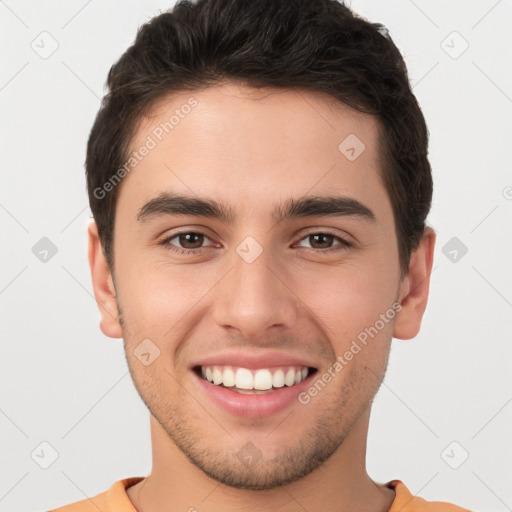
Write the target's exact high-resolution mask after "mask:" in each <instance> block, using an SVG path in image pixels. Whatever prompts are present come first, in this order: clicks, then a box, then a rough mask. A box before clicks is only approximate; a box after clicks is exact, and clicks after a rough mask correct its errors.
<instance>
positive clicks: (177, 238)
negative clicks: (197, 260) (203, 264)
mask: <svg viewBox="0 0 512 512" xmlns="http://www.w3.org/2000/svg"><path fill="white" fill-rule="evenodd" d="M206 240H208V241H210V242H211V240H210V238H209V237H208V236H207V235H206V234H205V233H201V232H199V231H181V232H180V233H174V234H173V235H171V236H168V237H167V238H165V239H164V240H162V241H161V242H160V244H161V245H163V246H164V247H165V248H167V249H171V250H173V251H176V252H180V253H183V252H184V251H190V253H193V252H194V251H197V252H199V251H200V250H201V249H202V248H203V247H208V245H213V244H211V243H210V244H208V245H204V243H205V241H206Z"/></svg>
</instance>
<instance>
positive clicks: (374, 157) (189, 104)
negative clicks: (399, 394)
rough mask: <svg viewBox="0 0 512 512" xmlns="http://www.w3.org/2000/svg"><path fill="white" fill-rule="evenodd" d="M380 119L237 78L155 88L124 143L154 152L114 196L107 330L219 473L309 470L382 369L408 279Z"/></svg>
mask: <svg viewBox="0 0 512 512" xmlns="http://www.w3.org/2000/svg"><path fill="white" fill-rule="evenodd" d="M191 98H193V99H191ZM173 115H174V118H171V116H173ZM170 119H171V121H169V120H170ZM165 123H167V125H166V124H165ZM169 123H171V124H169ZM378 134H379V132H378V125H377V121H376V119H375V118H373V117H371V116H368V115H365V114H361V113H359V112H356V111H354V110H352V109H350V108H349V107H346V106H344V105H342V104H340V103H339V102H335V101H334V100H333V99H331V98H330V97H329V96H327V95H323V94H321V93H316V92H311V91H299V90H288V91H285V90H277V89H265V90H256V89H253V88H249V87H242V86H239V85H236V84H234V83H226V84H224V85H221V86H217V87H212V88H209V89H206V90H202V91H197V92H193V93H183V94H179V95H174V96H172V97H168V98H164V99H162V100H161V101H159V102H158V104H157V105H155V106H154V108H153V110H152V112H151V114H150V115H149V116H148V117H147V118H145V119H144V120H143V121H142V122H141V124H140V125H139V126H138V127H137V131H136V135H135V137H134V139H133V141H132V148H131V149H132V151H136V150H139V149H140V148H141V147H143V146H146V147H148V148H149V150H148V151H144V150H142V151H140V152H139V156H141V155H142V153H145V155H144V156H141V158H140V161H138V162H137V164H136V166H135V168H133V170H131V171H130V173H129V174H128V175H127V176H126V177H125V178H124V180H123V182H122V183H121V185H119V186H120V190H119V196H118V200H117V206H116V219H115V234H114V268H115V275H114V282H115V295H116V301H117V302H116V307H117V308H118V310H119V312H120V313H121V317H120V319H113V317H112V316H108V315H105V317H104V319H103V320H102V329H103V332H105V333H106V334H108V335H109V336H116V335H117V336H119V337H120V336H122V337H123V338H124V343H125V350H126V357H127V361H128V365H129V368H130V372H131V375H132V378H133V380H134V383H135V386H136V388H137V390H138V392H139V393H140V396H141V397H142V399H143V401H144V402H145V404H146V405H147V407H148V409H149V411H150V412H151V414H152V416H153V417H154V418H155V419H156V420H157V421H158V423H159V424H160V425H161V427H162V428H163V429H164V430H165V432H166V434H167V435H168V438H169V439H172V441H173V442H174V443H175V445H176V446H178V447H179V449H180V450H181V451H182V452H183V453H184V454H185V455H186V456H187V457H188V459H189V460H190V461H191V462H192V463H193V464H195V465H196V466H197V467H198V468H200V469H201V470H202V471H204V472H205V473H206V474H208V475H210V476H211V477H213V478H214V479H216V480H218V481H220V482H223V483H225V484H227V485H231V486H235V487H242V488H252V489H269V488H273V487H276V486H278V485H282V484H283V483H287V482H291V481H294V480H297V479H298V478H301V477H303V476H304V475H307V474H308V473H310V472H311V471H313V470H314V469H315V468H317V467H318V466H319V465H321V464H322V462H324V461H325V460H326V459H327V458H329V457H330V456H331V455H333V453H335V452H336V450H337V449H338V448H339V447H340V446H341V445H342V443H343V441H344V439H346V438H347V436H348V435H349V434H350V432H351V429H352V428H353V426H354V424H355V423H356V422H357V420H358V419H359V418H360V417H361V415H362V414H363V413H364V412H365V411H367V410H368V409H369V407H370V405H371V401H372V399H373V398H374V395H375V393H376V391H377V389H378V387H379V385H380V383H381V381H382V378H383V376H384V372H385V369H386V365H387V359H388V354H389V348H390V343H391V337H392V335H393V328H394V324H395V323H396V322H397V321H398V316H399V315H403V314H404V313H403V311H401V312H398V310H399V309H400V307H401V306H398V309H397V304H398V303H399V301H401V300H402V299H403V298H404V296H406V294H407V291H408V290H409V283H408V281H407V279H405V280H401V279H400V267H399V259H398V247H397V239H396V234H395V227H394V219H393V212H392V207H391V204H390V201H389V198H388V195H387V193H386V190H385V188H384V185H383V181H382V177H381V170H380V168H379V151H378V145H377V138H378ZM347 137H348V139H347ZM344 141H345V142H344ZM340 144H341V146H340ZM363 145H364V146H363ZM171 196H172V197H174V199H172V197H171ZM177 196H180V197H177ZM308 198H309V199H308ZM397 301H398V302H397ZM365 333H366V335H365ZM370 333H371V334H370ZM363 340H365V342H363ZM356 347H359V349H357V348H356ZM212 380H213V382H211V381H212ZM254 388H256V389H254Z"/></svg>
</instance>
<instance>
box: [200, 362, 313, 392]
mask: <svg viewBox="0 0 512 512" xmlns="http://www.w3.org/2000/svg"><path fill="white" fill-rule="evenodd" d="M193 370H194V372H195V373H196V374H197V375H198V376H199V377H200V378H202V379H204V380H207V381H208V382H210V383H211V384H213V385H215V386H220V387H224V388H226V389H228V390H230V391H234V392H236V393H242V394H250V395H261V394H267V393H273V392H275V391H277V390H279V389H282V388H286V387H293V386H295V385H297V384H299V383H300V382H302V381H304V380H305V379H307V378H308V377H309V376H311V375H313V374H314V373H316V371H317V369H316V368H313V367H310V366H277V367H272V368H258V369H249V368H241V367H237V366H231V365H211V366H196V367H194V368H193Z"/></svg>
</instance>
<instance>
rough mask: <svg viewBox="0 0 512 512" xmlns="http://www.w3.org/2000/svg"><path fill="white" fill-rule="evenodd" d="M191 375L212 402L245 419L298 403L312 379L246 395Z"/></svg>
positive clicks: (262, 415)
mask: <svg viewBox="0 0 512 512" xmlns="http://www.w3.org/2000/svg"><path fill="white" fill-rule="evenodd" d="M192 373H193V375H194V377H195V378H196V380H198V381H199V386H200V387H201V388H202V389H203V390H204V391H205V393H206V394H207V395H208V396H209V397H210V398H211V399H212V400H213V402H215V403H216V404H217V405H219V406H220V407H221V408H223V409H224V410H226V411H228V412H229V413H231V414H234V415H236V416H242V417H246V418H264V417H265V416H271V415H272V414H276V413H277V412H279V411H282V410H284V409H286V408H287V407H289V406H291V405H292V404H293V403H300V402H299V400H298V396H299V395H300V393H302V392H303V391H305V390H306V389H307V387H308V386H309V380H310V378H311V377H312V375H308V377H307V378H306V379H304V380H303V381H301V382H299V383H298V384H295V385H293V386H284V387H282V388H278V389H276V390H275V391H272V392H271V393H265V394H262V395H256V394H254V395H246V394H242V393H237V392H236V391H230V390H229V389H227V388H225V387H223V386H216V385H215V384H212V383H211V382H209V381H207V380H206V379H203V378H201V377H199V375H197V373H195V372H194V371H192Z"/></svg>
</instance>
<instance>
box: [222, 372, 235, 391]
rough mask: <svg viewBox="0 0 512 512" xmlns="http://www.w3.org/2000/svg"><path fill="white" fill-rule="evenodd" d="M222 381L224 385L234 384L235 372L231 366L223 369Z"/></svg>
mask: <svg viewBox="0 0 512 512" xmlns="http://www.w3.org/2000/svg"><path fill="white" fill-rule="evenodd" d="M222 383H223V384H224V386H226V387H233V386H234V385H235V372H234V371H233V370H232V369H231V368H226V369H225V370H224V373H223V375H222Z"/></svg>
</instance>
